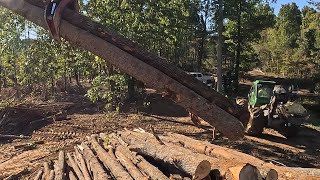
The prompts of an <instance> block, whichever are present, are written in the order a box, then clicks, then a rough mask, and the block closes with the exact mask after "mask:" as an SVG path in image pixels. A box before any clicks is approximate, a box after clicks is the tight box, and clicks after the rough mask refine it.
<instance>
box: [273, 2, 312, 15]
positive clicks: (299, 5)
mask: <svg viewBox="0 0 320 180" xmlns="http://www.w3.org/2000/svg"><path fill="white" fill-rule="evenodd" d="M293 2H295V3H296V4H297V6H298V7H299V9H300V10H301V9H302V8H303V6H311V5H310V4H309V3H308V1H307V0H296V1H293V0H277V3H271V6H272V7H273V8H274V13H275V14H276V15H278V13H279V10H280V8H281V5H282V4H288V3H290V4H291V3H293Z"/></svg>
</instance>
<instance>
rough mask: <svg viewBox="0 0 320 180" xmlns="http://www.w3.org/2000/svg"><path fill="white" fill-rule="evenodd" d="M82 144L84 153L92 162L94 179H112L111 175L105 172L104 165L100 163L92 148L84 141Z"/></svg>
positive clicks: (90, 162)
mask: <svg viewBox="0 0 320 180" xmlns="http://www.w3.org/2000/svg"><path fill="white" fill-rule="evenodd" d="M81 146H82V147H83V154H84V156H85V158H86V159H87V160H88V162H89V164H90V167H91V170H92V174H93V179H97V180H106V179H111V177H110V176H109V175H108V174H107V173H106V172H105V170H104V169H103V167H102V165H101V164H100V162H99V161H98V159H97V158H96V157H95V155H94V154H93V152H92V151H91V149H90V148H89V147H88V146H87V145H86V144H84V143H83V144H82V145H81Z"/></svg>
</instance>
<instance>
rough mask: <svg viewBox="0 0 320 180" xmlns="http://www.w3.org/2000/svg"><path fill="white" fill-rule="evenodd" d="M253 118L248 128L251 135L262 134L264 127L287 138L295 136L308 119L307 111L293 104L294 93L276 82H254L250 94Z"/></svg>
mask: <svg viewBox="0 0 320 180" xmlns="http://www.w3.org/2000/svg"><path fill="white" fill-rule="evenodd" d="M248 108H249V111H250V113H251V118H250V120H249V122H248V125H247V127H246V133H247V134H249V135H260V134H262V131H263V128H264V127H269V128H272V129H275V130H277V131H278V132H279V133H281V134H282V135H284V136H286V137H292V136H295V135H296V134H297V133H298V131H299V126H300V125H302V124H303V123H305V122H306V121H307V119H308V117H309V116H308V113H307V110H306V109H305V108H304V107H303V106H302V105H301V104H299V103H296V102H293V99H292V93H291V92H290V91H288V90H287V89H285V88H284V87H283V86H282V85H276V82H274V81H262V80H257V81H254V82H253V84H252V86H251V89H250V92H249V94H248Z"/></svg>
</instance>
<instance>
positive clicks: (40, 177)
mask: <svg viewBox="0 0 320 180" xmlns="http://www.w3.org/2000/svg"><path fill="white" fill-rule="evenodd" d="M42 175H43V169H40V170H39V171H38V173H37V175H36V176H35V177H34V180H41V179H42Z"/></svg>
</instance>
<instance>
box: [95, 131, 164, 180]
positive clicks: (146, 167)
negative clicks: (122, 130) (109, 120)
mask: <svg viewBox="0 0 320 180" xmlns="http://www.w3.org/2000/svg"><path fill="white" fill-rule="evenodd" d="M100 137H101V138H102V139H105V140H106V139H107V140H108V141H109V143H110V144H111V145H112V146H113V147H114V148H115V149H116V151H119V152H121V153H122V154H123V155H125V156H126V157H127V158H128V159H130V160H131V161H132V162H133V163H134V164H135V165H136V166H137V167H138V168H139V169H140V170H141V172H143V173H144V174H145V175H146V176H148V177H150V178H151V179H163V180H167V179H169V178H168V177H167V176H165V175H164V174H163V173H162V172H161V171H160V170H159V169H158V168H157V167H155V166H153V165H152V164H150V163H149V162H148V161H146V160H145V159H144V158H143V157H142V156H136V155H135V153H133V152H132V151H130V150H129V148H128V147H127V143H126V142H124V141H123V140H122V139H121V138H120V137H119V136H117V135H115V134H114V133H112V134H110V135H109V136H108V135H107V134H104V133H101V134H100Z"/></svg>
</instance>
